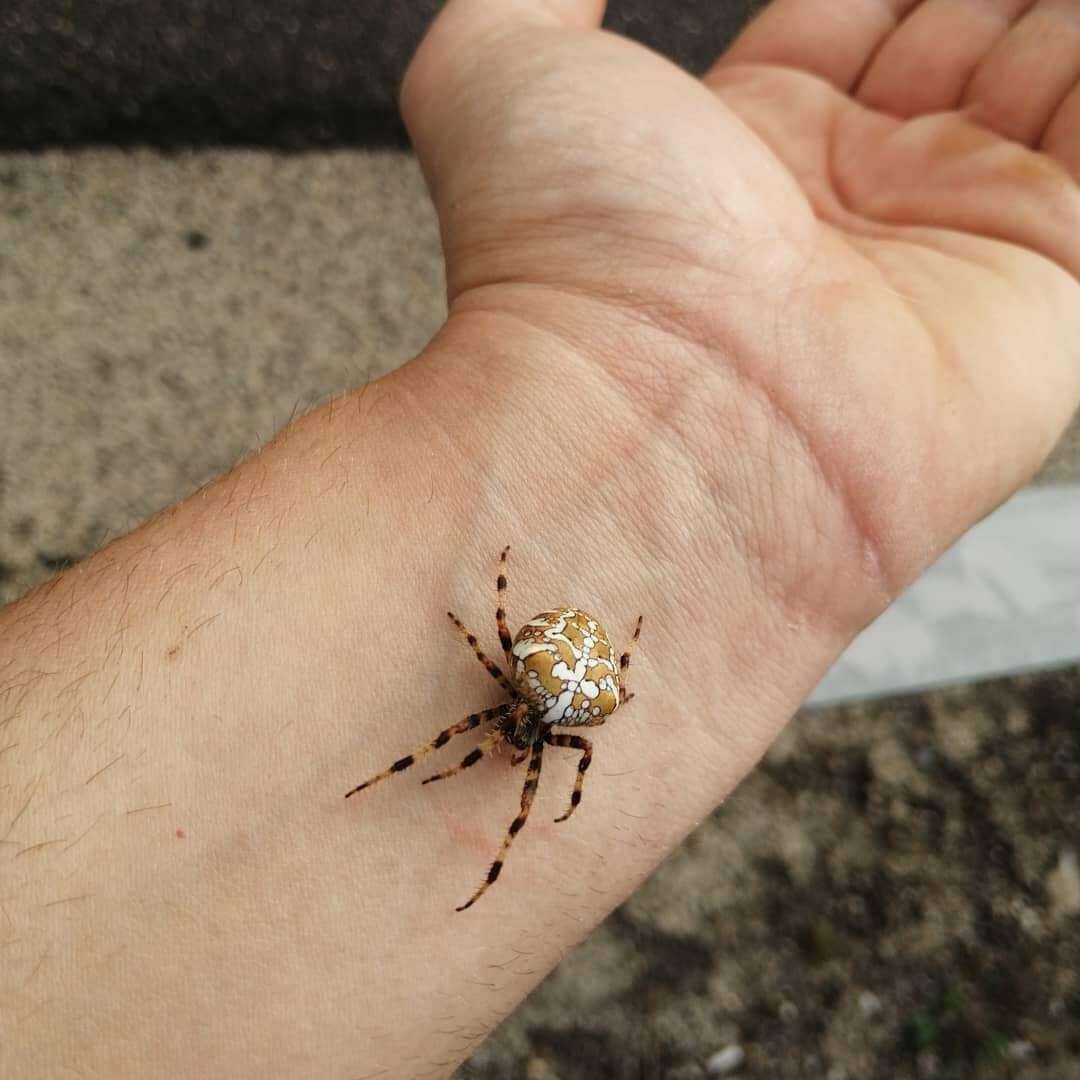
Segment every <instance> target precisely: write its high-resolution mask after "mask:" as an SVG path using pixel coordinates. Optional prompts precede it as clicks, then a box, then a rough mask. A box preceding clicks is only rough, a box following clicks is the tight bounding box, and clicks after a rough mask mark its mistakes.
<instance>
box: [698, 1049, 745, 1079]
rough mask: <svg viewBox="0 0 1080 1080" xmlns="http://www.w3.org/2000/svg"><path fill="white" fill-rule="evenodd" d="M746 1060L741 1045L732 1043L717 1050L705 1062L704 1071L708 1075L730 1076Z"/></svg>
mask: <svg viewBox="0 0 1080 1080" xmlns="http://www.w3.org/2000/svg"><path fill="white" fill-rule="evenodd" d="M744 1061H746V1054H745V1052H744V1051H743V1048H742V1047H741V1046H738V1045H737V1044H735V1043H732V1044H731V1046H725V1047H724V1049H723V1050H717V1052H716V1053H715V1054H713V1056H712V1057H711V1058H709V1060H708V1061H706V1062H705V1071H706V1072H708V1074H709V1075H710V1076H730V1075H731V1074H732V1073H733V1072H738V1070H739V1069H741V1068H742V1067H743V1062H744Z"/></svg>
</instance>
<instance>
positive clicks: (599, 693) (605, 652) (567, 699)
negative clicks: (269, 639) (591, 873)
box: [345, 547, 643, 911]
mask: <svg viewBox="0 0 1080 1080" xmlns="http://www.w3.org/2000/svg"><path fill="white" fill-rule="evenodd" d="M509 553H510V548H509V547H505V548H503V551H502V554H501V555H500V556H499V576H498V578H497V580H496V592H497V598H498V606H497V608H496V610H495V622H496V624H497V625H498V628H499V643H500V644H501V645H502V649H503V653H504V654H505V656H506V664H507V667H508V669H509V673H510V674H509V676H507V675H506V674H504V673H503V671H502V669H501V668H500V667H499V665H498V664H496V663H495V661H494V660H492V659H491V658H490V657H488V656H486V655H485V654H484V652H483V651H482V650H481V649H480V647H479V645H478V644H477V640H476V636H475V635H474V634H472V633H470V632H469V631H468V630H467V629H466V628H465V626H464V625H463V624H462V622H461V620H460V619H459V618H458V617H457V616H456V615H455V614H454V613H453V612H452V611H448V612H447V613H446V614H447V615H448V616H449V618H450V621H451V622H452V623H453V624H454V625H455V626H456V627H457V628H458V630H459V631H460V633H461V634H462V636H463V637H464V638H465V640H466V641H467V642H468V643H469V645H470V647H471V648H472V650H473V652H474V653H475V654H476V658H477V659H478V660H479V661H480V663H481V664H483V665H484V667H485V668H487V671H488V674H489V675H491V677H492V678H493V679H494V680H495V681H496V682H498V683H499V685H500V686H501V687H502V688H503V689H504V690H505V691H506V692H507V693H508V694H509V695H510V700H509V701H507V702H504V703H503V704H502V705H497V706H496V707H495V708H493V709H484V710H483V712H477V713H471V714H470V715H468V716H466V717H465V719H464V720H460V721H459V722H458V723H456V724H453V725H451V726H450V727H448V728H447V729H446V730H445V731H440V732H439V734H438V735H436V736H435V738H434V739H432V740H431V741H430V742H426V743H424V745H423V746H420V747H418V748H417V749H416V750H414V751H413V752H412V753H411V754H406V755H405V757H403V758H399V759H398V760H397V761H395V762H394V763H393V765H391V766H390V767H389V768H388V769H385V770H383V771H382V772H381V773H377V774H376V775H375V776H373V777H371V779H370V780H365V781H364V782H363V783H362V784H358V785H357V786H356V787H354V788H353V789H352V791H349V792H347V793H346V795H345V798H346V799H347V798H349V796H350V795H355V794H356V793H357V792H359V791H363V790H364V789H365V788H369V787H371V786H372V785H373V784H377V783H379V781H381V780H385V779H386V778H387V777H388V776H393V775H394V773H399V772H404V771H405V770H406V769H408V768H410V767H411V766H412V765H415V764H416V762H417V761H419V760H420V759H421V758H423V757H427V755H428V754H430V753H432V752H433V751H435V750H438V749H439V747H441V746H445V745H446V744H447V743H448V742H449V741H450V740H451V739H452V738H453V737H454V736H455V735H461V734H463V733H464V732H466V731H472V729H473V728H476V727H479V726H480V725H481V724H487V725H489V730H488V733H487V734H486V735H485V736H484V738H483V740H482V741H481V742H480V744H479V746H477V747H476V749H474V750H472V751H470V752H469V753H468V754H466V755H465V757H464V758H463V759H462V761H461V762H460V763H459V764H458V765H455V766H453V767H452V768H449V769H445V770H444V771H443V772H439V773H436V774H435V775H434V776H429V777H428V778H427V779H426V780H424V781H423V783H425V784H431V783H433V782H434V781H436V780H445V779H446V778H447V777H449V776H454V775H455V774H456V773H459V772H461V770H462V769H468V768H471V767H472V766H473V765H475V764H476V763H477V762H478V761H479V760H480V759H481V758H482V757H484V755H485V754H488V753H489V752H490V751H491V750H493V749H495V747H497V746H500V745H501V744H502V743H504V742H507V743H509V744H510V745H511V746H512V747H514V750H515V751H516V752H515V753H514V755H513V757H512V758H511V760H510V764H511V766H515V765H520V764H521V762H523V761H524V760H525V759H526V758H528V759H529V769H528V773H527V775H526V777H525V787H524V788H523V789H522V792H521V810H520V811H519V813H518V816H517V817H516V818H514V820H513V821H512V822H511V823H510V828H509V830H508V831H507V834H506V837H505V838H504V839H503V843H502V847H501V848H500V849H499V854H498V855H497V856H496V858H495V861H494V862H493V863H492V864H491V869H490V870H488V874H487V877H486V878H485V880H484V882H483V884H481V886H480V888H478V889H477V890H476V892H475V893H473V895H472V896H471V897H470V898H469V899H468V900H466V901H465V903H464V904H462V905H461V906H460V907H458V908H456V909H455V910H456V911H464V910H465V909H466V908H469V907H472V905H473V904H475V903H476V901H477V900H479V899H480V897H481V896H483V895H484V893H485V892H486V891H487V890H488V888H490V887H491V886H492V885H494V884H495V881H496V879H497V878H498V876H499V873H500V872H501V871H502V868H503V863H504V862H505V861H506V853H507V851H508V850H509V848H510V845H511V844H512V843H513V841H514V837H515V836H517V834H518V833H519V832H521V830H522V828H523V827H524V825H525V822H526V820H527V819H528V816H529V809H530V808H531V807H532V801H533V796H534V795H535V794H536V787H537V784H538V783H539V782H540V763H541V760H542V758H543V753H544V747H545V745H546V746H565V747H567V748H569V749H571V750H580V751H581V757H580V759H579V760H578V767H577V775H576V777H575V778H574V790H573V792H572V794H571V795H570V808H569V809H568V810H567V811H566V813H565V814H563V815H562V816H561V817H557V818H556V819H555V820H556V821H565V820H566V819H567V818H568V817H569V816H570V815H571V814H572V813H573V812H574V811H575V810H576V809H577V807H578V804H579V803H580V802H581V789H582V785H583V784H584V782H585V772H586V770H587V769H588V768H589V765H590V763H591V762H592V744H591V743H590V742H589V740H588V739H583V738H581V736H579V735H568V734H559V733H556V732H555V731H553V730H552V729H553V728H554V727H556V726H558V727H597V726H598V725H600V724H602V723H603V722H604V721H605V720H606V719H607V718H608V717H609V716H610V715H611V714H612V713H613V712H614V711H615V710H616V709H617V708H618V707H619V706H620V705H625V704H626V703H627V702H628V701H630V700H631V698H633V697H634V695H633V694H628V693H627V692H626V669H627V668H628V667H629V666H630V653H631V651H632V650H633V648H634V646H635V645H636V644H637V640H638V638H639V637H640V636H641V622H642V618H643V616H641V615H639V616H638V621H637V626H636V627H635V629H634V636H633V638H632V639H631V641H630V644H629V645H628V646H627V649H626V651H625V652H624V653H623V654H622V655H621V656H620V657H619V659H618V661H616V660H615V650H614V649H613V648H612V646H611V641H610V639H609V638H608V635H607V631H606V630H605V629H604V628H603V627H602V626H601V625H600V623H599V622H597V621H596V619H594V618H593V617H592V616H591V615H587V614H586V613H585V612H584V611H581V610H579V609H577V608H559V609H558V610H556V611H544V612H542V613H541V614H539V615H537V616H536V617H535V618H534V619H530V620H529V621H528V622H527V623H526V624H525V625H524V626H523V627H522V628H521V629H520V630H519V631H518V633H517V637H515V638H511V637H510V630H509V628H508V627H507V625H506V610H505V608H504V607H503V594H504V593H505V592H506V569H507V567H506V559H507V555H509Z"/></svg>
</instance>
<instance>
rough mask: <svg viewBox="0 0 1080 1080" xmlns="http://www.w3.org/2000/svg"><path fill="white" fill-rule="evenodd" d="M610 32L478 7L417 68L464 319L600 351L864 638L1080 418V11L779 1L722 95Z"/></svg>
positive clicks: (784, 570)
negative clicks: (522, 327) (518, 326)
mask: <svg viewBox="0 0 1080 1080" xmlns="http://www.w3.org/2000/svg"><path fill="white" fill-rule="evenodd" d="M890 8H891V9H892V13H891V14H890V13H889V10H888V9H890ZM1025 8H1030V10H1029V11H1027V13H1026V14H1022V10H1023V9H1025ZM989 9H994V10H989ZM602 11H603V4H602V3H598V2H595V0H592V2H586V3H581V2H576V0H575V2H571V0H547V2H546V3H542V4H541V3H535V2H534V3H528V2H525V0H516V2H513V3H500V4H498V5H492V4H488V3H484V2H483V0H454V2H452V3H451V4H450V5H449V6H448V7H447V8H446V9H445V10H444V12H443V14H442V16H441V17H440V18H439V20H438V22H437V24H436V25H435V27H434V28H433V30H432V31H431V33H430V34H429V36H428V38H427V39H426V41H425V43H424V44H423V46H422V47H421V49H420V52H419V53H418V55H417V57H416V59H415V61H414V63H413V65H412V67H411V69H410V71H409V73H408V76H407V79H406V82H405V86H404V91H403V107H404V112H405V116H406V120H407V123H408V125H409V127H410V130H411V132H412V134H413V137H414V140H415V143H416V146H417V150H418V153H419V155H420V158H421V161H422V164H423V166H424V169H425V172H426V175H427V177H428V179H429V183H430V186H431V188H432V193H433V197H434V199H435V202H436V206H437V208H438V211H439V215H440V221H441V225H442V232H443V239H444V244H445V248H446V256H447V265H448V287H449V296H450V312H451V320H450V321H451V324H453V323H454V322H455V320H458V321H468V320H473V321H475V320H476V319H477V317H481V318H484V317H487V318H491V317H495V318H496V320H498V319H512V320H515V321H517V322H518V323H522V322H525V323H528V324H529V325H531V326H532V327H534V328H536V327H539V328H541V329H542V330H544V331H546V332H549V333H550V334H551V335H554V336H555V337H557V338H559V339H561V340H563V341H569V342H571V343H572V344H573V345H574V347H575V348H576V349H578V350H579V351H580V352H581V354H582V355H584V356H586V357H588V358H589V359H591V360H593V361H595V362H596V363H597V364H598V365H599V367H600V369H601V370H602V371H603V372H604V373H605V375H606V376H608V377H609V379H610V380H614V384H615V385H617V386H619V387H620V388H621V389H622V391H624V392H625V394H626V395H627V396H629V397H630V398H631V399H633V400H634V402H635V404H636V405H637V406H638V407H639V408H640V409H641V410H642V415H643V416H647V417H649V422H652V423H655V424H656V425H657V426H658V427H660V428H662V429H664V431H665V437H666V438H669V439H670V440H671V443H672V444H673V445H674V446H675V447H677V448H678V454H679V455H681V459H682V465H683V466H684V467H685V468H686V469H687V470H688V471H689V472H691V473H693V474H697V475H699V476H700V477H701V483H702V488H701V490H702V491H704V492H705V493H707V494H708V497H709V498H711V499H713V500H714V506H713V507H712V509H713V511H714V514H713V520H714V521H716V522H719V521H721V520H722V521H723V524H722V525H721V526H720V527H719V528H716V529H715V530H714V532H715V534H716V535H719V536H721V537H722V538H723V539H725V540H730V539H732V537H733V535H734V534H737V535H736V536H735V538H736V541H737V543H738V544H739V545H741V546H742V548H743V549H744V550H747V551H750V552H752V553H753V555H754V557H755V558H756V559H758V560H759V561H760V563H761V566H762V580H763V581H765V582H766V583H768V584H769V587H771V588H774V589H776V590H778V591H779V593H780V595H781V596H782V597H783V599H784V601H785V604H786V605H787V606H788V608H789V609H791V610H798V611H810V612H813V613H814V614H815V615H816V616H819V617H824V618H826V619H828V618H830V617H832V618H834V619H835V620H836V622H837V623H838V624H839V625H844V626H850V625H856V624H858V623H860V622H861V621H865V619H866V618H867V617H869V616H871V615H873V614H875V613H876V612H877V610H879V609H880V607H881V606H883V604H884V603H885V602H887V600H888V598H889V597H891V595H893V594H894V593H895V592H896V591H897V590H899V589H900V588H901V587H902V586H903V585H905V584H906V583H907V582H909V581H910V580H911V579H912V578H913V577H914V576H915V575H916V574H917V573H918V572H919V571H920V570H921V569H922V568H923V567H925V566H926V565H927V564H928V563H929V562H930V561H932V560H933V558H935V557H936V555H937V554H939V553H940V552H941V550H942V549H943V548H944V547H945V546H947V544H948V543H949V542H950V541H952V540H953V539H955V538H956V536H958V535H959V534H960V533H961V532H962V531H963V530H964V529H965V528H967V527H968V526H969V525H971V524H972V523H973V522H974V521H975V520H977V519H978V518H979V517H980V516H981V515H983V514H984V513H986V512H987V511H989V510H990V509H991V508H992V507H993V506H994V505H996V504H997V503H998V502H999V501H1001V500H1002V499H1004V498H1005V497H1007V496H1008V495H1009V494H1011V492H1012V491H1013V490H1015V489H1016V488H1017V487H1018V486H1019V485H1020V484H1022V483H1023V482H1024V481H1025V480H1027V479H1028V478H1029V477H1030V476H1031V474H1032V473H1033V472H1034V471H1035V469H1036V468H1037V467H1038V465H1039V463H1040V462H1041V461H1042V459H1043V458H1044V457H1045V455H1046V454H1047V453H1048V451H1049V450H1050V448H1051V446H1052V445H1053V443H1054V441H1055V440H1056V438H1057V437H1058V435H1059V434H1060V432H1061V430H1062V428H1063V426H1064V425H1065V424H1066V422H1067V420H1068V418H1069V416H1070V414H1071V413H1072V411H1073V409H1074V408H1075V405H1076V403H1077V399H1078V393H1080V284H1078V281H1077V276H1078V275H1080V189H1078V185H1077V179H1078V177H1080V81H1078V80H1080V23H1078V21H1077V9H1076V7H1075V5H1073V4H1070V3H1068V2H1065V3H1060V2H1059V3H1054V2H1052V0H1042V2H1040V3H1037V4H1036V5H1034V7H1032V6H1031V5H1030V4H1027V3H1021V2H1019V0H1011V2H1005V0H1002V2H1000V3H997V4H993V5H979V6H975V7H963V8H956V7H953V6H952V5H949V4H946V3H941V2H938V0H928V2H925V3H922V4H918V3H914V4H913V3H911V2H906V3H904V2H899V0H893V2H892V3H891V4H886V5H883V4H880V3H874V4H850V5H836V4H833V3H831V2H828V0H778V2H777V3H776V4H774V5H773V6H772V7H771V8H769V9H767V10H766V11H765V12H764V13H763V15H762V16H761V17H759V18H758V20H757V21H756V22H755V23H753V24H752V25H751V26H750V27H749V28H748V29H747V30H746V32H745V33H744V34H743V35H742V37H741V38H740V39H739V40H738V41H737V42H736V43H735V44H734V46H733V47H732V48H731V49H730V50H729V51H728V53H727V54H726V55H725V56H723V57H721V58H720V60H719V61H718V62H717V64H716V65H715V66H714V67H713V68H712V70H711V71H709V72H708V73H707V75H706V76H705V78H704V80H698V79H695V78H693V77H691V76H690V75H688V74H686V73H684V72H682V71H680V70H678V69H677V68H675V67H674V66H673V65H671V64H669V63H668V62H667V61H665V60H663V59H661V58H660V57H658V56H656V55H655V54H653V53H651V52H649V51H647V50H645V49H643V48H641V47H639V46H637V45H635V44H633V43H631V42H629V41H627V40H624V39H622V38H619V37H616V36H613V35H609V34H606V33H603V32H600V31H599V30H597V29H596V27H597V25H598V23H599V21H600V18H601V15H602ZM1010 23H1011V24H1012V25H1011V26H1010ZM553 394H554V395H556V396H555V397H553V399H552V419H554V418H555V417H556V416H557V413H558V410H559V401H558V397H557V395H558V394H559V391H558V390H557V389H556V388H555V387H553ZM698 550H699V551H700V545H698ZM838 585H839V587H837V586H838Z"/></svg>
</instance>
